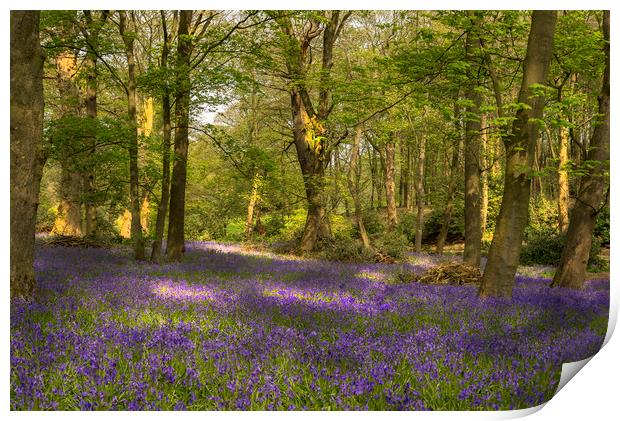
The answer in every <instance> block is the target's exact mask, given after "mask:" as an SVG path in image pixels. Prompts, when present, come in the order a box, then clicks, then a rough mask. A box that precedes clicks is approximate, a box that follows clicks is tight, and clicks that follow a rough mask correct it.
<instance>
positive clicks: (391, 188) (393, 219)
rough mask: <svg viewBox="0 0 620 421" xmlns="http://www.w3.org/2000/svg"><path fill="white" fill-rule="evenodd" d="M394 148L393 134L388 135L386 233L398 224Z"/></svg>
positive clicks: (386, 152)
mask: <svg viewBox="0 0 620 421" xmlns="http://www.w3.org/2000/svg"><path fill="white" fill-rule="evenodd" d="M395 149H396V148H395V147H394V138H393V133H390V140H389V141H388V142H387V143H386V144H385V196H386V199H387V200H386V202H387V224H388V231H392V230H393V229H394V228H395V227H396V224H397V223H398V216H397V214H396V196H395V183H394V160H395V154H396V150H395Z"/></svg>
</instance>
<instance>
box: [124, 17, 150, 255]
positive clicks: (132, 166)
mask: <svg viewBox="0 0 620 421" xmlns="http://www.w3.org/2000/svg"><path fill="white" fill-rule="evenodd" d="M118 13H119V30H120V34H121V37H122V38H123V44H124V45H125V56H126V58H127V72H128V79H127V85H126V94H127V117H128V121H129V125H130V127H131V130H129V141H128V144H127V150H128V151H129V196H130V200H131V241H132V243H133V254H134V258H135V259H136V260H144V258H145V250H144V238H143V236H142V224H141V223H140V202H141V201H140V173H139V168H138V115H137V111H136V60H135V52H134V42H135V32H133V31H132V30H131V29H130V28H129V25H128V22H127V14H126V12H125V11H119V12H118ZM130 13H133V12H130ZM133 29H135V28H133Z"/></svg>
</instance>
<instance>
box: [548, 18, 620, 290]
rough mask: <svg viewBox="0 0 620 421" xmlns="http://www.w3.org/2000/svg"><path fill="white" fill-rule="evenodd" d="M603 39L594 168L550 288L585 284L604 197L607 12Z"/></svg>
mask: <svg viewBox="0 0 620 421" xmlns="http://www.w3.org/2000/svg"><path fill="white" fill-rule="evenodd" d="M603 34H604V39H605V41H606V42H605V73H604V76H603V87H602V89H601V94H600V95H599V97H598V114H599V115H600V116H601V120H600V121H599V122H598V124H597V126H596V127H595V129H594V132H593V133H592V139H591V140H590V147H589V149H588V154H587V158H586V160H587V161H588V162H591V163H592V164H593V165H592V167H590V169H589V171H588V173H587V174H586V175H584V176H583V177H582V178H581V181H580V184H579V193H578V194H577V200H576V201H575V205H574V206H573V209H572V213H571V217H570V223H569V226H568V231H567V234H566V244H565V245H564V250H563V251H562V258H561V259H560V266H559V267H558V270H557V271H556V272H555V276H554V277H553V281H552V283H551V286H554V287H569V288H582V287H583V283H584V281H585V274H586V268H587V265H588V258H589V256H590V248H591V246H592V233H593V232H594V227H595V225H596V217H597V215H598V212H599V206H600V205H601V201H602V200H603V197H604V196H605V189H606V186H607V174H606V172H607V169H608V165H609V136H610V132H609V123H610V110H609V54H610V53H609V11H608V10H607V11H604V12H603Z"/></svg>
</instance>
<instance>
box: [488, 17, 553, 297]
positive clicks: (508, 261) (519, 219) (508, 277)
mask: <svg viewBox="0 0 620 421" xmlns="http://www.w3.org/2000/svg"><path fill="white" fill-rule="evenodd" d="M556 18H557V12H556V11H534V12H533V13H532V25H531V29H530V35H529V38H528V45H527V52H526V56H525V62H524V64H523V69H524V70H523V81H522V83H521V89H520V91H519V103H522V104H526V105H527V107H523V108H521V109H519V111H517V113H516V119H515V121H514V122H513V126H512V132H511V133H510V134H509V135H507V136H506V137H505V138H504V143H505V145H506V168H505V172H504V194H503V196H502V203H501V207H500V212H499V216H498V218H497V222H496V225H495V233H494V235H493V241H492V242H491V248H490V249H489V254H488V261H487V265H486V268H485V271H484V274H483V276H482V281H481V285H480V291H479V293H480V296H482V297H488V296H498V297H505V298H510V297H512V288H513V285H514V277H515V273H516V271H517V266H518V264H519V254H520V252H521V243H522V241H523V231H524V229H525V225H526V224H527V217H528V209H529V201H530V188H531V178H530V174H529V172H530V170H531V168H532V167H533V164H534V153H535V146H536V142H537V140H538V125H537V123H536V122H534V121H531V120H530V119H540V118H541V117H542V110H543V106H544V99H543V97H542V96H535V95H534V93H533V92H532V89H531V87H532V85H535V84H544V83H545V82H546V80H547V73H548V70H549V63H550V61H551V55H552V52H553V35H554V31H555V23H556Z"/></svg>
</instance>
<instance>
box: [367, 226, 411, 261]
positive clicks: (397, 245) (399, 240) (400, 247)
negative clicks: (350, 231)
mask: <svg viewBox="0 0 620 421" xmlns="http://www.w3.org/2000/svg"><path fill="white" fill-rule="evenodd" d="M408 243H409V240H408V239H407V237H405V236H404V235H403V234H402V233H401V232H399V231H398V230H394V231H392V232H386V233H384V234H383V235H381V236H376V237H375V238H374V239H373V244H372V245H373V246H374V247H375V248H376V249H377V250H378V251H380V252H382V253H383V254H385V255H387V256H390V257H392V258H394V259H397V260H398V259H402V257H403V256H404V254H405V250H407V245H408Z"/></svg>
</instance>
